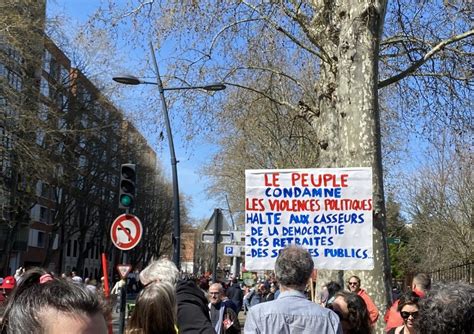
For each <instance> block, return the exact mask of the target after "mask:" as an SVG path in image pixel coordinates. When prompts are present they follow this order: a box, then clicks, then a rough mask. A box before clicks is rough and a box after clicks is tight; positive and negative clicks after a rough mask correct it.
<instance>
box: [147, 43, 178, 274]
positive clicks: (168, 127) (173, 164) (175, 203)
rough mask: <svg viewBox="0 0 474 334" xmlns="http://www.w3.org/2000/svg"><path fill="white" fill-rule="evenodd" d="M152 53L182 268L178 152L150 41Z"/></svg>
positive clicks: (175, 246) (175, 258) (175, 253)
mask: <svg viewBox="0 0 474 334" xmlns="http://www.w3.org/2000/svg"><path fill="white" fill-rule="evenodd" d="M150 49H151V55H152V57H153V64H154V65H155V72H156V84H157V86H158V91H159V92H160V99H161V106H162V109H163V114H164V115H165V125H166V133H167V134H168V146H169V147H170V155H171V173H172V175H173V210H174V214H173V235H172V242H173V262H174V264H175V265H176V267H178V270H179V269H180V250H181V225H180V214H179V188H178V169H177V164H178V161H177V160H176V154H175V151H174V143H173V134H172V133H171V125H170V118H169V115H168V107H167V106H166V100H165V90H164V89H163V83H162V82H161V77H160V70H159V69H158V63H157V62H156V56H155V50H154V49H153V44H152V43H151V42H150Z"/></svg>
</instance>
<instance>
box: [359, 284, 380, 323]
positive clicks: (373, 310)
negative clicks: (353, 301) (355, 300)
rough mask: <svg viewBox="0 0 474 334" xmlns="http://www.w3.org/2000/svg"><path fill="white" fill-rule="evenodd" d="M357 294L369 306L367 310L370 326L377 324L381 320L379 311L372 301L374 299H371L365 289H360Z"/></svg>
mask: <svg viewBox="0 0 474 334" xmlns="http://www.w3.org/2000/svg"><path fill="white" fill-rule="evenodd" d="M357 294H358V295H359V296H361V297H362V299H363V300H364V302H365V304H366V305H367V310H368V311H369V318H370V324H371V325H373V324H375V323H376V322H377V319H378V318H379V310H378V309H377V306H375V304H374V302H373V301H372V299H371V298H370V297H369V295H368V294H367V292H366V291H365V290H364V289H360V290H359V291H357Z"/></svg>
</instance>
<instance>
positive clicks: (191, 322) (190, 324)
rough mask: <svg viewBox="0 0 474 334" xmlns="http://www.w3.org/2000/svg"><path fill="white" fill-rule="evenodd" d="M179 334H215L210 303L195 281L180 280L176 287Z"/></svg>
mask: <svg viewBox="0 0 474 334" xmlns="http://www.w3.org/2000/svg"><path fill="white" fill-rule="evenodd" d="M176 302H177V303H178V329H179V333H180V334H183V333H202V334H215V331H214V328H212V325H211V320H210V318H209V308H208V306H207V304H208V302H207V299H206V297H205V296H204V293H203V292H202V291H201V289H199V288H198V286H197V285H196V283H194V282H193V281H185V280H180V281H178V283H177V285H176Z"/></svg>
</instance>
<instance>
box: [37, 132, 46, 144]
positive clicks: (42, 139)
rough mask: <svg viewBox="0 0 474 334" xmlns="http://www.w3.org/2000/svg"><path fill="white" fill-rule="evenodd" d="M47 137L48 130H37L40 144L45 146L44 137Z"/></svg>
mask: <svg viewBox="0 0 474 334" xmlns="http://www.w3.org/2000/svg"><path fill="white" fill-rule="evenodd" d="M45 137H46V132H45V131H44V130H43V129H37V130H36V144H38V145H39V146H44V138H45Z"/></svg>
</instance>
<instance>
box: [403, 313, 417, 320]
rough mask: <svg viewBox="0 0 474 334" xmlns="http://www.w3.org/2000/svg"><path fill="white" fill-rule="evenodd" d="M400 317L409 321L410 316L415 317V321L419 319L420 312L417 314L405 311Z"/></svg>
mask: <svg viewBox="0 0 474 334" xmlns="http://www.w3.org/2000/svg"><path fill="white" fill-rule="evenodd" d="M400 315H401V316H402V318H403V319H405V320H406V319H408V318H410V315H411V316H412V317H413V319H416V318H418V311H416V312H405V311H402V312H400Z"/></svg>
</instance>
